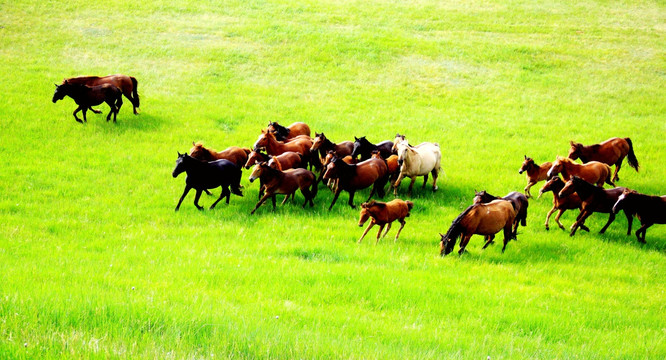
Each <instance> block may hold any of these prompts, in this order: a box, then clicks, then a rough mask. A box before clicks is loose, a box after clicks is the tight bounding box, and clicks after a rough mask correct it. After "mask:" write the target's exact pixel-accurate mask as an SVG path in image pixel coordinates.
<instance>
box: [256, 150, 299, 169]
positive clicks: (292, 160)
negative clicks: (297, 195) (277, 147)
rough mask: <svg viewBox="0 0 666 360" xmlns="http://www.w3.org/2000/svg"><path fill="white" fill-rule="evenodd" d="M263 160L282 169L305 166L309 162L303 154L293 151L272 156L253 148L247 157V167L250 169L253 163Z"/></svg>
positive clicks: (274, 167) (275, 167)
mask: <svg viewBox="0 0 666 360" xmlns="http://www.w3.org/2000/svg"><path fill="white" fill-rule="evenodd" d="M262 162H268V163H269V165H271V164H275V166H272V168H273V169H278V170H281V171H284V170H287V169H295V168H305V167H306V166H307V164H306V163H304V161H303V156H302V155H301V154H299V153H296V152H293V151H287V152H285V153H282V154H280V155H276V156H272V155H268V154H264V153H262V152H259V151H254V150H253V151H252V152H250V155H248V157H247V162H246V163H245V168H246V169H249V168H250V167H251V166H252V165H255V164H258V163H262Z"/></svg>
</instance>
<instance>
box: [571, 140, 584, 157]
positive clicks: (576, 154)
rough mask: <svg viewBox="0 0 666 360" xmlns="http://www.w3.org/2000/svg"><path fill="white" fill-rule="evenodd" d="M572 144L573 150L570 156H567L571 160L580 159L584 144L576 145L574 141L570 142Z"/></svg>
mask: <svg viewBox="0 0 666 360" xmlns="http://www.w3.org/2000/svg"><path fill="white" fill-rule="evenodd" d="M569 143H570V144H571V149H569V155H568V156H567V157H568V158H569V159H571V160H576V159H578V158H579V157H580V155H581V153H580V150H581V148H582V147H583V144H579V143H575V142H573V141H570V142H569Z"/></svg>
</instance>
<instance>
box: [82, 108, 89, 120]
mask: <svg viewBox="0 0 666 360" xmlns="http://www.w3.org/2000/svg"><path fill="white" fill-rule="evenodd" d="M87 112H88V108H87V107H84V108H81V114H83V122H88V119H87V118H86V113H87Z"/></svg>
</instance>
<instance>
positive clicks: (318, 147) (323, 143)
mask: <svg viewBox="0 0 666 360" xmlns="http://www.w3.org/2000/svg"><path fill="white" fill-rule="evenodd" d="M330 150H333V151H335V153H336V154H337V155H338V156H341V157H345V156H347V155H351V153H352V151H354V143H353V142H351V141H343V142H341V143H337V144H336V143H334V142H332V141H331V140H329V139H328V138H327V137H326V135H324V133H321V134H319V133H315V137H314V139H313V141H312V147H310V152H312V153H313V154H315V153H317V151H318V152H319V159H320V160H321V159H323V158H325V157H326V153H328V152H329V151H330Z"/></svg>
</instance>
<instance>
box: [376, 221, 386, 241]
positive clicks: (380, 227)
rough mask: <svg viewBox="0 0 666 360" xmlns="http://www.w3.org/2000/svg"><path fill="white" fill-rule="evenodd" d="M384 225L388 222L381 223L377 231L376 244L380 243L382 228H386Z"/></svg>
mask: <svg viewBox="0 0 666 360" xmlns="http://www.w3.org/2000/svg"><path fill="white" fill-rule="evenodd" d="M384 226H386V224H381V225H379V231H377V240H375V245H377V244H378V243H379V238H380V236H381V235H382V230H384Z"/></svg>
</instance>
